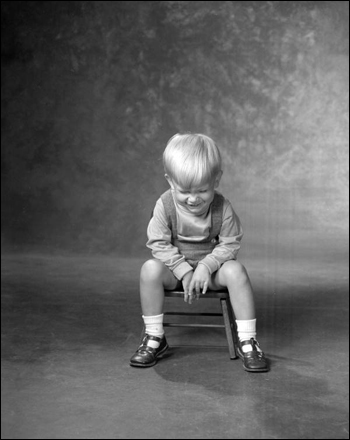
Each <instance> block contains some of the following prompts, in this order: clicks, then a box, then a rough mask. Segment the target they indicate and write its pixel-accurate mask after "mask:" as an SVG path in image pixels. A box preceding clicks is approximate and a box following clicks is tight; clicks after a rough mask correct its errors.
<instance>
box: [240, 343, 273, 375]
mask: <svg viewBox="0 0 350 440" xmlns="http://www.w3.org/2000/svg"><path fill="white" fill-rule="evenodd" d="M245 345H251V346H252V348H253V349H252V350H251V351H248V352H247V353H244V351H243V350H242V347H243V346H245ZM237 354H238V356H239V357H240V358H241V359H242V361H243V368H244V369H245V370H246V371H249V372H251V373H262V372H265V371H269V369H270V368H269V365H268V362H267V359H266V358H265V355H264V353H263V352H262V351H261V350H260V346H259V342H258V341H257V340H256V339H254V338H250V339H248V340H246V341H242V342H239V343H238V345H237Z"/></svg>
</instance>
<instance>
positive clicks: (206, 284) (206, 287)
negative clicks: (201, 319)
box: [202, 282, 208, 295]
mask: <svg viewBox="0 0 350 440" xmlns="http://www.w3.org/2000/svg"><path fill="white" fill-rule="evenodd" d="M207 290H208V283H207V282H205V283H204V285H203V290H202V293H203V295H205V293H206V291H207Z"/></svg>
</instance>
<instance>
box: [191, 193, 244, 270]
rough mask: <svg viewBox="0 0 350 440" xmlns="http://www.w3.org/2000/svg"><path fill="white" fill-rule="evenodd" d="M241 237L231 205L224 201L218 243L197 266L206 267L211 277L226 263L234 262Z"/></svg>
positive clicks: (238, 223) (239, 224) (237, 219)
mask: <svg viewBox="0 0 350 440" xmlns="http://www.w3.org/2000/svg"><path fill="white" fill-rule="evenodd" d="M242 237H243V229H242V226H241V223H240V220H239V218H238V216H237V214H236V213H235V212H234V210H233V208H232V206H231V203H230V202H229V201H228V200H225V204H224V208H223V220H222V227H221V231H220V234H219V242H218V244H217V245H216V246H215V248H214V250H213V251H212V253H211V254H209V255H207V256H206V257H205V258H204V259H203V260H202V261H200V263H199V265H198V266H200V265H204V266H206V268H207V269H208V271H209V274H210V275H211V274H212V273H214V272H215V271H217V270H218V269H219V268H220V267H221V265H222V264H223V263H225V262H226V261H228V260H235V259H236V258H237V254H238V251H239V249H240V247H241V244H240V242H241V239H242Z"/></svg>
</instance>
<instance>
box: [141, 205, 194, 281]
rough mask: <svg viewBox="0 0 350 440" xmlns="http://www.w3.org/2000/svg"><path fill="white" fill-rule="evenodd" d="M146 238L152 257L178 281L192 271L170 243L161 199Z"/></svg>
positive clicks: (169, 234)
mask: <svg viewBox="0 0 350 440" xmlns="http://www.w3.org/2000/svg"><path fill="white" fill-rule="evenodd" d="M147 236H148V241H147V244H146V246H147V247H148V248H150V249H151V250H152V255H153V257H154V258H156V259H157V260H160V261H162V262H163V263H164V264H165V265H166V266H167V267H168V268H169V269H170V270H171V271H172V272H173V274H174V276H175V277H176V278H177V279H178V280H182V278H183V277H184V275H185V274H186V273H188V272H190V271H192V270H193V269H192V266H191V265H190V264H188V263H187V262H186V260H185V257H184V256H183V255H182V254H180V252H179V250H178V248H177V247H176V246H174V245H173V244H172V243H171V230H170V228H169V226H168V222H167V217H166V213H165V210H164V206H163V202H162V201H161V199H159V200H158V201H157V203H156V206H155V208H154V211H153V217H152V218H151V220H150V222H149V224H148V228H147Z"/></svg>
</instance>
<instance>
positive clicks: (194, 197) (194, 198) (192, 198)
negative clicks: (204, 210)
mask: <svg viewBox="0 0 350 440" xmlns="http://www.w3.org/2000/svg"><path fill="white" fill-rule="evenodd" d="M197 200H198V196H197V194H190V196H189V202H190V203H196V202H197Z"/></svg>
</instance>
